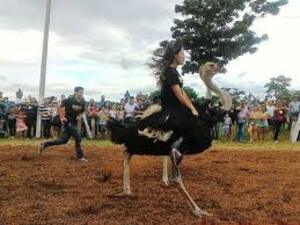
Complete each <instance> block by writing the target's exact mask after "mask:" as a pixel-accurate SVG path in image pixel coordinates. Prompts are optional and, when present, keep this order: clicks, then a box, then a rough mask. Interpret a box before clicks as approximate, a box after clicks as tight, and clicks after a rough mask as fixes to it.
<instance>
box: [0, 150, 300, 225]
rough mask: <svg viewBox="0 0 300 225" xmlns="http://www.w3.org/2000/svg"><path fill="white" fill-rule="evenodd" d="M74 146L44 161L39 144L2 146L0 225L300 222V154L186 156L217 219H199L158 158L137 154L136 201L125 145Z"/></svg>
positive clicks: (188, 176) (196, 193)
mask: <svg viewBox="0 0 300 225" xmlns="http://www.w3.org/2000/svg"><path fill="white" fill-rule="evenodd" d="M85 152H86V156H87V158H88V159H89V161H88V162H77V161H75V160H74V159H73V149H72V146H70V145H67V146H62V147H54V148H52V149H49V151H47V152H45V153H44V154H43V155H42V156H41V157H38V156H36V154H35V148H34V147H32V146H0V224H1V225H23V224H24V225H25V224H26V225H29V224H32V225H38V224H44V225H46V224H47V225H50V224H53V225H62V224H66V225H77V224H113V225H115V224H122V225H123V224H130V225H134V224H143V225H144V224H180V225H182V224H188V225H190V224H199V225H200V224H223V225H229V224H230V225H232V224H241V225H250V224H253V225H254V224H256V225H263V224H268V225H269V224H280V225H283V224H297V225H299V224H300V152H299V151H298V152H297V151H288V150H284V151H261V150H260V151H255V150H253V151H252V150H251V151H247V150H246V151H238V150H228V149H218V148H213V149H211V150H208V151H206V152H205V153H203V154H200V155H196V156H192V157H186V158H185V159H184V161H183V164H182V166H181V167H182V174H183V180H184V182H185V184H186V187H187V189H188V190H189V191H190V193H191V195H192V196H193V197H194V200H195V201H196V202H197V204H198V205H199V207H200V208H202V209H205V210H206V211H208V212H210V213H213V214H214V217H212V218H202V219H201V218H197V217H195V216H193V215H192V214H191V212H190V210H189V208H188V205H187V204H186V202H185V199H184V198H183V197H182V196H181V195H180V193H179V191H178V190H177V189H176V188H175V187H174V186H170V187H164V186H163V185H161V183H160V175H161V162H160V160H159V158H157V157H156V158H154V157H140V156H135V157H133V159H132V163H131V185H132V191H133V193H134V195H133V196H132V197H116V196H114V193H116V192H117V189H118V188H119V187H121V185H122V150H121V148H120V147H87V148H86V149H85Z"/></svg>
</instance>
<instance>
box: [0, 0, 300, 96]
mask: <svg viewBox="0 0 300 225" xmlns="http://www.w3.org/2000/svg"><path fill="white" fill-rule="evenodd" d="M179 2H181V0H176V1H161V0H145V1H138V0H135V1H134V0H129V1H123V0H122V1H121V0H118V1H109V2H108V1H105V4H104V1H98V0H89V1H86V2H83V1H79V0H72V1H71V0H62V1H53V5H52V15H51V25H50V28H51V32H50V39H49V56H48V67H47V68H48V70H47V86H46V95H60V94H61V93H64V94H70V93H72V90H73V87H74V86H76V85H81V86H83V87H85V89H86V95H87V98H90V97H95V98H96V99H99V98H100V95H102V94H105V95H107V97H108V98H111V99H113V100H117V99H118V98H120V97H122V96H123V94H124V93H125V91H126V90H132V94H135V93H137V92H139V91H150V90H154V89H155V88H156V86H155V81H154V79H153V77H152V76H151V71H150V69H149V68H148V67H147V66H146V62H147V60H148V59H149V58H150V56H151V51H152V50H153V49H155V48H156V47H157V45H158V43H159V42H160V41H161V40H164V39H166V38H169V37H170V35H171V33H170V29H169V28H170V26H171V25H172V20H173V18H174V17H175V16H176V15H175V13H174V5H175V3H179ZM0 3H1V7H0V49H1V51H0V81H1V83H4V85H1V90H3V91H4V93H5V94H6V95H8V96H10V97H14V95H15V91H16V90H17V88H19V87H20V88H22V89H23V90H24V93H25V94H31V95H37V94H38V84H39V74H40V60H41V49H42V38H43V36H42V29H43V21H44V15H43V14H44V7H45V4H44V1H38V2H37V1H35V0H28V1H27V4H23V5H24V6H23V7H20V1H19V0H11V1H4V0H0ZM299 10H300V1H297V0H290V3H289V4H288V5H287V6H285V7H284V8H283V9H282V11H281V13H280V14H279V15H278V16H275V17H274V16H270V17H266V18H263V19H261V20H259V21H257V22H256V23H255V25H254V26H253V29H254V30H255V31H257V32H259V33H261V34H263V33H267V34H268V35H269V40H268V41H266V42H264V43H262V44H261V45H259V46H258V48H259V50H258V51H257V52H256V53H255V54H253V55H249V54H248V55H244V56H241V57H240V58H238V59H237V60H235V61H233V62H231V63H230V64H229V65H228V66H227V69H228V73H227V74H226V75H225V76H221V75H219V76H218V77H216V79H215V80H216V82H217V83H218V84H219V85H220V86H227V87H229V86H230V87H236V88H241V89H244V90H246V91H249V92H256V93H261V92H263V91H264V89H263V85H264V84H265V83H266V82H267V81H268V80H269V79H270V78H271V77H272V76H277V75H280V74H284V75H286V76H289V77H291V78H293V82H292V87H293V88H299V89H300V85H299V84H300V77H298V76H297V74H298V58H299V57H298V54H299V52H300V45H299V44H298V42H299V40H300V31H299V29H297V28H298V27H299V26H300V19H299V17H298V19H297V15H298V14H299V13H298V12H299ZM290 16H292V18H290ZM184 80H185V83H186V85H191V86H192V87H194V88H195V89H196V91H198V92H199V93H201V94H204V92H205V90H204V86H203V85H202V84H201V82H200V81H199V80H198V77H194V76H190V75H187V76H186V77H185V78H184Z"/></svg>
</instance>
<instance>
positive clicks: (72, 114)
mask: <svg viewBox="0 0 300 225" xmlns="http://www.w3.org/2000/svg"><path fill="white" fill-rule="evenodd" d="M61 106H62V107H65V117H66V119H67V122H65V123H64V124H63V131H62V134H61V137H60V138H58V139H56V140H54V141H48V142H45V143H44V147H49V146H53V145H62V144H66V143H67V142H68V140H69V139H70V137H73V138H74V139H75V150H76V157H77V159H81V158H82V157H83V151H82V149H81V137H80V134H79V133H78V131H77V116H78V115H80V114H81V113H83V112H84V108H85V101H84V100H81V101H77V100H76V99H75V97H74V96H70V97H69V98H67V99H65V100H63V102H62V104H61Z"/></svg>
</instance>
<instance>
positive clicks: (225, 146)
mask: <svg viewBox="0 0 300 225" xmlns="http://www.w3.org/2000/svg"><path fill="white" fill-rule="evenodd" d="M41 141H42V140H39V139H32V140H29V139H0V149H1V146H4V145H12V146H20V145H32V146H37V145H38V144H39V143H40V142H41ZM69 144H73V142H70V143H69ZM82 144H83V146H98V147H110V146H113V143H111V142H110V141H109V140H87V139H83V141H82ZM213 148H216V149H222V150H288V151H300V142H298V143H296V144H292V143H291V142H289V141H288V140H287V139H285V140H281V141H279V142H278V143H274V142H273V141H268V140H267V141H261V142H256V143H250V142H245V143H237V142H225V141H214V143H213Z"/></svg>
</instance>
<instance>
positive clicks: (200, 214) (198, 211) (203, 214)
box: [192, 207, 213, 217]
mask: <svg viewBox="0 0 300 225" xmlns="http://www.w3.org/2000/svg"><path fill="white" fill-rule="evenodd" d="M192 212H193V214H194V215H195V216H197V217H212V216H213V214H211V213H208V212H205V211H204V210H201V209H199V208H198V207H197V208H194V209H192Z"/></svg>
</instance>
